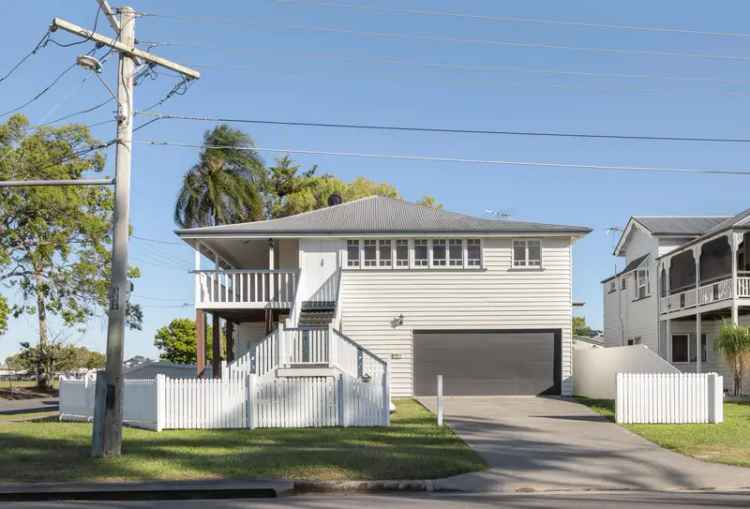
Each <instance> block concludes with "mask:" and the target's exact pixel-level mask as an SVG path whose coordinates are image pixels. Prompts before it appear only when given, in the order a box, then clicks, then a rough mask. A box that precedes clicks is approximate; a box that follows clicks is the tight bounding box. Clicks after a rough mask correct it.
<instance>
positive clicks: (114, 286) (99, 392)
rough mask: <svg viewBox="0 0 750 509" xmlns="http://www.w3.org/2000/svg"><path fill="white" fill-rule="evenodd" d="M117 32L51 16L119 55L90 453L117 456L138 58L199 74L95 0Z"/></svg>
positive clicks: (130, 13)
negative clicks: (141, 43)
mask: <svg viewBox="0 0 750 509" xmlns="http://www.w3.org/2000/svg"><path fill="white" fill-rule="evenodd" d="M97 1H98V2H99V5H100V8H102V9H103V10H104V12H105V15H106V16H107V18H108V20H109V22H110V26H112V28H113V29H114V30H115V31H116V32H119V33H118V34H117V38H116V39H112V38H110V37H106V36H104V35H101V34H98V33H95V32H91V31H89V30H86V29H85V28H82V27H80V26H78V25H74V24H73V23H69V22H67V21H65V20H62V19H60V18H55V19H53V20H52V26H51V30H53V31H54V30H57V29H62V30H65V31H67V32H70V33H72V34H75V35H77V36H79V37H82V38H84V39H86V40H90V41H93V42H95V43H97V44H99V45H103V46H109V47H110V48H113V49H114V50H116V51H118V52H119V54H120V58H119V64H118V68H117V103H118V104H117V157H116V169H115V209H114V228H113V231H114V234H113V239H112V281H111V284H110V296H109V312H108V316H109V323H108V326H107V364H106V368H105V370H104V372H100V373H99V374H98V376H97V380H96V405H95V410H94V431H93V438H92V454H93V455H94V456H118V455H120V453H121V451H122V408H123V404H122V403H123V397H122V395H123V378H122V362H123V343H124V337H125V317H126V311H127V306H128V302H129V294H130V282H129V281H128V226H129V223H130V217H129V216H130V214H129V207H130V169H131V162H132V153H133V151H132V148H133V147H132V145H133V140H132V137H133V80H134V75H135V73H136V62H137V61H143V62H144V63H145V65H158V66H161V67H166V68H167V69H171V70H173V71H176V72H178V73H180V74H182V75H183V76H184V77H186V78H188V79H198V78H200V73H198V72H197V71H194V70H193V69H190V68H187V67H184V66H182V65H179V64H176V63H174V62H170V61H169V60H166V59H163V58H161V57H158V56H156V55H153V54H151V53H148V52H146V51H142V50H140V49H138V48H136V47H135V20H136V12H135V11H134V10H133V8H132V7H122V8H120V9H119V13H120V19H119V22H118V20H117V19H116V18H115V16H114V11H112V9H111V8H110V7H109V5H108V4H107V2H106V0H97Z"/></svg>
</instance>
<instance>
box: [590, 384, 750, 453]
mask: <svg viewBox="0 0 750 509" xmlns="http://www.w3.org/2000/svg"><path fill="white" fill-rule="evenodd" d="M575 399H576V401H578V402H579V403H582V404H584V405H586V406H588V407H590V408H591V409H592V410H594V411H595V412H597V413H599V414H601V415H603V416H605V417H607V418H608V419H610V420H611V421H613V422H614V420H615V414H614V402H613V401H612V400H600V399H588V398H582V397H576V398H575ZM624 427H625V428H627V429H629V430H630V431H632V432H634V433H637V434H638V435H640V436H642V437H643V438H645V439H647V440H650V441H652V442H654V443H655V444H658V445H660V446H661V447H664V448H666V449H670V450H673V451H675V452H679V453H682V454H685V455H687V456H693V457H694V458H698V459H701V460H704V461H711V462H714V463H726V464H728V465H738V466H743V467H750V403H746V402H743V403H724V422H722V423H721V424H627V425H625V426H624Z"/></svg>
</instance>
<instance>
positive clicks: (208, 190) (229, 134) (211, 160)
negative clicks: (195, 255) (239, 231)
mask: <svg viewBox="0 0 750 509" xmlns="http://www.w3.org/2000/svg"><path fill="white" fill-rule="evenodd" d="M253 146H254V143H253V140H252V139H251V138H250V136H248V135H247V134H245V133H244V132H242V131H240V130H237V129H233V128H231V127H230V126H228V125H225V124H222V125H218V126H216V127H215V128H214V129H212V130H210V131H207V132H206V133H205V134H204V136H203V150H202V151H201V153H200V158H199V161H198V163H197V164H196V165H195V166H193V167H192V168H190V170H188V172H187V173H186V174H185V177H184V178H183V182H182V188H181V189H180V192H179V194H178V195H177V203H176V205H175V210H174V220H175V222H176V223H177V224H178V225H180V226H181V227H182V228H192V227H196V226H214V225H219V224H230V223H239V222H245V221H255V220H258V219H262V217H263V192H264V189H265V187H266V171H265V167H264V165H263V161H262V159H261V158H260V156H259V155H258V153H257V152H255V151H254V150H248V149H247V147H253Z"/></svg>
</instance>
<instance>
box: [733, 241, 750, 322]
mask: <svg viewBox="0 0 750 509" xmlns="http://www.w3.org/2000/svg"><path fill="white" fill-rule="evenodd" d="M738 248H739V242H737V236H736V235H735V233H734V232H731V233H730V234H729V251H730V252H731V253H732V323H733V324H734V325H739V324H740V307H739V305H738V304H737V298H738V296H739V291H738V289H737V284H738V279H737V250H738ZM745 252H746V253H747V250H745ZM745 263H746V264H747V262H745Z"/></svg>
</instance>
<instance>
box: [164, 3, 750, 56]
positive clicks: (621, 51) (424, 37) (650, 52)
mask: <svg viewBox="0 0 750 509" xmlns="http://www.w3.org/2000/svg"><path fill="white" fill-rule="evenodd" d="M153 16H158V17H162V18H173V19H183V17H181V16H170V15H156V14H154V15H153ZM195 19H196V18H193V20H194V21H195ZM212 20H213V21H212ZM206 21H208V22H213V23H216V24H221V25H240V26H242V27H244V28H247V27H248V25H250V26H252V27H253V30H263V31H267V32H276V31H288V32H313V33H328V34H344V35H354V36H361V37H370V38H384V39H396V40H417V41H425V42H447V43H456V44H479V45H490V46H503V47H512V48H530V49H551V50H564V51H579V52H589V53H609V54H616V55H644V56H658V57H680V58H698V59H703V60H723V61H738V62H747V61H750V56H744V55H725V54H716V53H699V52H680V51H671V50H658V49H630V48H603V47H592V46H571V45H566V44H553V43H542V42H527V41H503V40H496V39H477V38H463V37H450V36H440V35H431V34H404V33H398V32H381V31H367V30H355V29H350V28H338V27H328V26H309V25H288V26H278V25H274V24H259V23H257V22H253V21H247V20H243V19H242V18H208V20H203V21H202V22H203V23H205V22H206ZM157 44H160V45H164V46H165V45H169V43H157Z"/></svg>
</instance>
